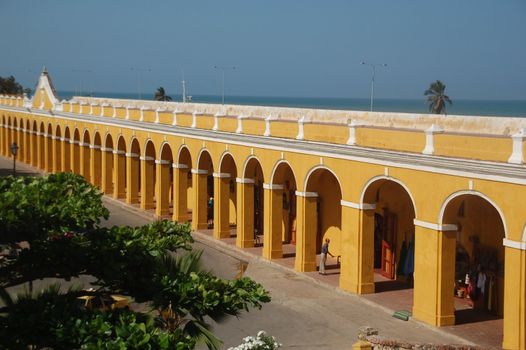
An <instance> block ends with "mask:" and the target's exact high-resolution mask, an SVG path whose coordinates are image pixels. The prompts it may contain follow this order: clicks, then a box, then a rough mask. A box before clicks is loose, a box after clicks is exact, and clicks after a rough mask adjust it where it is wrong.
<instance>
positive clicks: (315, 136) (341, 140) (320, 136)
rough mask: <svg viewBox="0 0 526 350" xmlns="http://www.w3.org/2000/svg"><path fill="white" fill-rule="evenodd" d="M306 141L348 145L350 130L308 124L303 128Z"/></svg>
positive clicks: (340, 127) (344, 127) (345, 127)
mask: <svg viewBox="0 0 526 350" xmlns="http://www.w3.org/2000/svg"><path fill="white" fill-rule="evenodd" d="M303 133H304V138H305V140H309V141H319V142H329V143H338V144H346V143H347V140H348V139H349V128H348V127H347V126H342V125H323V124H312V123H307V124H305V125H304V126H303Z"/></svg>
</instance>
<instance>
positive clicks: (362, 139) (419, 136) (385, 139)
mask: <svg viewBox="0 0 526 350" xmlns="http://www.w3.org/2000/svg"><path fill="white" fill-rule="evenodd" d="M356 143H357V144H358V145H359V146H364V147H373V148H384V149H391V150H395V151H405V152H414V153H421V152H422V150H423V149H424V148H425V146H426V138H425V134H424V133H423V132H417V131H402V130H388V129H379V128H378V129H373V128H366V127H361V128H357V129H356Z"/></svg>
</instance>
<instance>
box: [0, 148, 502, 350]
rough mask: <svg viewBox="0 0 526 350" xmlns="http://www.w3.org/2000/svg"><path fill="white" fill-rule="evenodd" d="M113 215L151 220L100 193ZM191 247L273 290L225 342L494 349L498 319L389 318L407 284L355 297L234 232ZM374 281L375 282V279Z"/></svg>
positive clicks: (233, 324) (3, 166)
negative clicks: (360, 335)
mask: <svg viewBox="0 0 526 350" xmlns="http://www.w3.org/2000/svg"><path fill="white" fill-rule="evenodd" d="M11 167H12V161H11V160H10V159H6V158H3V157H0V176H4V175H9V174H10V173H11ZM17 168H18V173H19V174H25V175H31V174H39V173H40V172H39V171H38V170H36V169H34V168H31V167H28V166H27V165H24V164H17ZM105 203H106V206H107V207H108V209H109V210H110V212H111V217H110V219H109V220H108V221H107V222H104V225H130V226H135V225H142V224H144V223H147V222H148V221H150V220H152V219H153V216H152V215H151V213H149V212H143V211H141V210H139V209H137V208H135V207H131V206H128V205H126V204H124V203H122V202H120V201H115V200H113V199H110V198H105ZM194 238H195V239H196V241H197V242H196V244H195V247H196V248H197V249H202V250H203V251H204V254H203V260H204V263H205V266H207V267H208V268H210V269H211V270H213V271H214V272H215V273H216V274H218V275H219V276H221V277H223V278H233V277H235V276H236V275H237V273H238V271H239V269H240V266H242V265H243V264H244V263H248V266H247V269H246V271H245V275H246V276H249V277H251V278H253V279H254V280H256V281H257V282H259V283H261V284H263V285H264V286H265V288H266V289H267V290H269V291H270V293H271V295H272V302H271V303H270V304H266V305H264V306H263V308H262V310H251V311H250V312H249V313H242V314H241V315H240V317H239V318H235V317H231V318H228V319H227V320H225V321H224V322H223V323H221V324H215V325H214V332H215V333H216V334H217V335H218V336H219V337H220V338H222V339H223V340H224V341H225V346H226V347H228V346H232V345H237V344H239V343H240V342H241V340H242V338H243V337H245V336H247V335H250V334H252V335H255V334H256V333H257V332H258V331H259V330H265V331H267V332H268V333H269V334H271V335H274V336H275V337H276V338H277V339H278V340H279V341H280V342H281V343H283V348H284V349H288V348H290V349H292V348H299V349H349V348H351V345H352V344H353V343H354V342H355V341H356V334H357V331H358V329H359V328H360V327H363V326H371V327H374V328H376V329H378V330H379V334H380V335H381V336H383V337H389V338H397V339H403V340H405V341H415V342H429V343H436V344H477V345H480V346H484V347H492V348H500V343H501V339H502V323H501V322H502V320H491V319H490V320H486V321H482V322H476V323H473V322H466V323H463V324H460V325H456V326H450V327H442V328H434V327H430V326H428V325H425V324H423V323H421V322H418V321H414V320H409V321H407V322H406V321H401V320H398V319H395V318H393V317H392V313H393V311H395V310H401V309H405V310H410V307H411V301H412V295H411V293H412V290H411V289H398V290H397V289H396V288H393V290H390V289H389V288H387V290H386V291H384V292H381V293H376V294H371V295H364V296H357V295H353V294H349V293H346V292H343V291H341V290H340V289H338V288H337V287H336V286H337V285H338V277H339V270H338V268H337V265H336V264H335V261H333V262H331V263H332V265H333V266H332V267H333V268H331V269H330V270H329V274H328V275H327V276H320V275H318V274H317V273H316V272H309V273H299V272H296V271H294V270H293V268H292V267H293V258H292V257H287V256H288V254H287V247H285V257H286V258H284V259H278V260H275V261H268V260H265V259H263V258H261V248H260V247H258V248H251V249H245V250H241V249H238V248H236V247H235V246H234V244H235V242H234V240H233V239H230V238H227V239H223V240H221V241H218V240H215V239H213V238H212V237H211V232H210V231H207V230H205V231H201V232H194ZM377 282H378V284H377V286H379V285H381V281H377Z"/></svg>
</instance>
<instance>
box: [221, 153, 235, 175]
mask: <svg viewBox="0 0 526 350" xmlns="http://www.w3.org/2000/svg"><path fill="white" fill-rule="evenodd" d="M227 155H229V156H230V157H232V160H234V166H235V167H236V173H237V163H236V158H234V155H233V154H232V153H230V151H224V152H223V154H221V158H219V165H218V168H217V170H218V171H221V166H222V165H223V160H224V159H225V157H226V156H227Z"/></svg>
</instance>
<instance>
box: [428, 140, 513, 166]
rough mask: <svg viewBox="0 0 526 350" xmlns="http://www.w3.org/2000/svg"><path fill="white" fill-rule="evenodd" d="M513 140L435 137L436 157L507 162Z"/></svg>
mask: <svg viewBox="0 0 526 350" xmlns="http://www.w3.org/2000/svg"><path fill="white" fill-rule="evenodd" d="M511 149H512V141H511V138H509V137H508V138H496V137H482V136H469V135H448V134H437V135H435V151H436V155H441V156H449V157H460V158H471V159H483V160H493V161H498V162H507V161H508V158H509V157H510V155H511Z"/></svg>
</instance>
